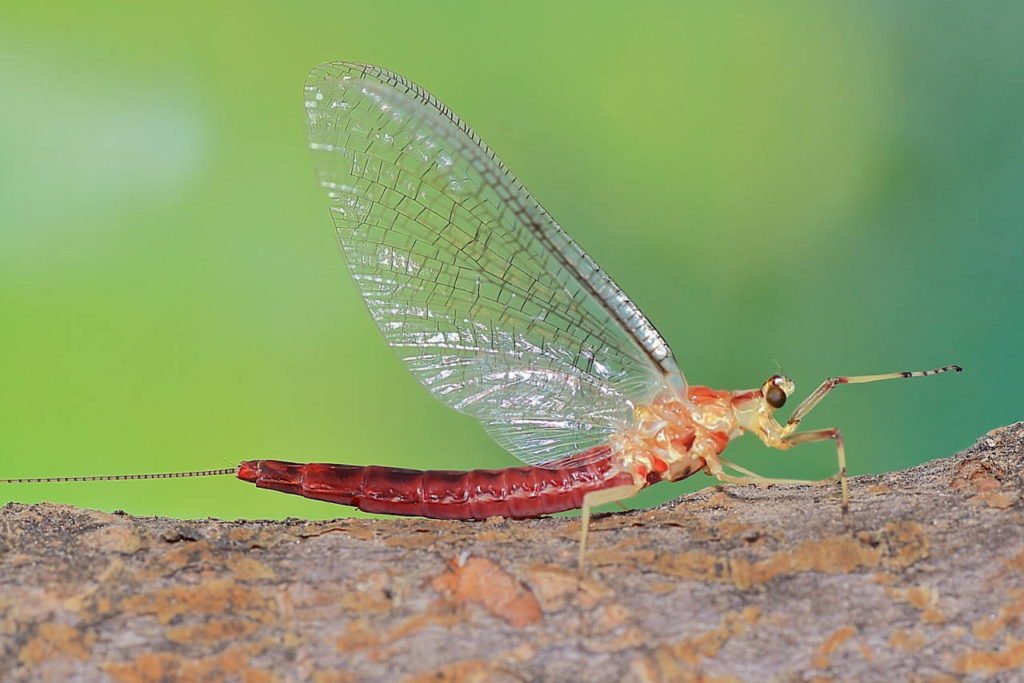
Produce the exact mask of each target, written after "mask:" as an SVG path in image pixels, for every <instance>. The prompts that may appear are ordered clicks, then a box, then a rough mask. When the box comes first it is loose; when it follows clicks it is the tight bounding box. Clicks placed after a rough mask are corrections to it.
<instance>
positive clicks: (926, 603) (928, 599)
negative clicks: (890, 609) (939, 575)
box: [906, 586, 939, 610]
mask: <svg viewBox="0 0 1024 683" xmlns="http://www.w3.org/2000/svg"><path fill="white" fill-rule="evenodd" d="M906 600H907V602H909V603H910V604H911V605H913V606H914V607H916V608H917V609H920V610H923V609H927V608H929V607H934V606H935V605H937V604H938V602H939V591H937V590H935V589H934V588H932V587H931V586H914V587H913V588H908V589H907V592H906Z"/></svg>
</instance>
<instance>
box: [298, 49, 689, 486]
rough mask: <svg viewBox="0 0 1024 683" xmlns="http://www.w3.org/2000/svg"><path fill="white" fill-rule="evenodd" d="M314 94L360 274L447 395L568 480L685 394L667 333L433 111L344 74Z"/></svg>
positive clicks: (374, 301)
mask: <svg viewBox="0 0 1024 683" xmlns="http://www.w3.org/2000/svg"><path fill="white" fill-rule="evenodd" d="M305 97H306V108H307V113H308V116H309V140H310V148H311V149H312V151H313V157H314V163H315V166H316V170H317V174H318V177H319V180H320V183H321V185H322V186H323V187H324V188H325V189H326V190H327V193H328V196H329V197H330V200H331V215H332V218H333V220H334V224H335V227H336V228H337V231H338V237H339V240H340V242H341V246H342V250H343V252H344V254H345V257H346V260H347V262H348V265H349V268H350V270H351V272H352V275H353V277H354V278H355V281H356V284H357V285H358V287H359V290H360V292H361V293H362V295H363V298H364V299H365V301H366V304H367V307H368V308H369V309H370V313H371V314H372V315H373V318H374V320H375V321H376V323H377V325H378V326H379V327H380V329H381V331H382V332H383V333H384V336H385V337H386V338H387V340H388V343H389V344H391V345H392V346H393V347H395V348H396V349H397V350H398V351H399V353H400V354H401V356H402V358H403V360H404V361H405V363H406V365H407V367H408V368H409V369H410V370H411V371H412V373H413V374H414V375H415V376H416V378H417V379H418V380H419V381H420V382H421V383H422V384H423V385H424V386H426V387H427V389H429V390H430V391H431V392H432V393H433V394H434V395H435V396H436V397H437V398H439V399H440V400H441V401H443V402H444V403H446V404H447V405H449V406H451V407H452V408H454V409H456V410H459V411H461V412H464V413H468V414H470V415H473V416H474V417H476V418H477V419H478V420H480V422H481V423H482V424H483V426H484V429H485V430H486V431H487V432H488V433H489V434H490V435H491V437H492V438H494V439H495V440H496V441H497V442H498V443H499V444H501V445H502V446H503V447H504V448H506V449H507V450H509V451H510V452H512V453H513V454H514V455H516V456H517V457H518V458H520V459H521V460H523V461H524V462H527V463H531V464H549V463H550V464H551V466H555V467H557V466H558V461H559V460H563V461H564V459H565V458H566V457H567V456H569V455H571V454H573V453H578V452H580V451H583V450H585V449H588V448H593V447H595V446H598V445H600V444H601V443H603V442H604V441H605V440H607V438H608V436H609V435H610V434H611V433H612V432H614V431H617V430H619V429H622V428H623V427H624V426H625V425H626V424H627V423H628V421H629V419H630V417H631V415H632V407H633V405H634V403H635V402H637V401H646V400H648V399H649V398H650V397H651V395H652V394H653V393H655V392H656V391H657V390H658V389H660V388H662V387H664V386H666V383H669V384H672V385H674V386H675V387H676V388H677V389H680V388H684V387H685V383H684V380H683V379H682V375H681V374H680V373H679V370H678V367H677V366H676V364H675V361H674V360H673V358H672V353H671V351H670V349H669V348H668V345H667V344H666V343H665V342H664V340H663V339H662V338H661V336H660V335H659V334H658V332H657V330H656V329H655V328H654V326H653V325H651V323H650V322H648V320H647V319H646V318H645V317H644V315H643V314H642V313H641V312H640V310H639V309H638V308H637V307H636V306H635V305H634V304H633V303H632V302H631V301H630V300H629V299H628V298H627V297H626V295H625V294H624V293H623V292H622V291H621V290H620V289H619V288H618V286H617V285H615V283H614V282H612V280H611V279H610V278H608V277H607V276H606V275H605V274H604V273H603V272H602V271H601V269H600V268H599V267H598V266H597V264H596V263H594V261H593V260H592V259H591V258H590V257H589V256H588V255H587V254H586V253H584V252H583V250H582V249H580V247H578V246H577V245H576V243H575V242H573V241H572V240H571V239H570V238H569V236H568V235H567V234H566V233H565V232H564V231H563V230H562V229H561V227H560V226H559V225H558V224H557V223H556V222H555V221H554V220H553V219H552V218H551V216H550V215H549V214H548V213H547V212H546V211H545V210H544V209H543V208H542V207H541V206H540V205H539V204H538V203H537V201H536V200H534V199H533V197H532V196H531V195H530V194H529V192H527V191H526V189H525V188H524V187H523V186H522V185H521V184H520V183H519V182H518V181H517V180H516V179H515V177H513V176H512V174H511V173H509V172H508V170H507V169H506V168H505V167H504V165H503V164H502V163H501V162H500V161H499V160H498V159H497V158H496V157H495V156H494V154H493V153H492V152H491V151H490V149H489V148H488V147H487V146H486V145H485V144H484V143H483V142H482V141H481V140H480V139H479V138H478V137H477V136H476V134H475V133H474V132H473V131H472V130H470V129H469V127H468V126H466V125H465V124H464V123H462V121H460V120H459V118H458V117H457V116H455V115H454V114H453V113H452V112H451V111H450V110H449V109H448V108H447V107H445V106H444V105H443V104H441V103H440V102H439V101H438V100H437V99H436V98H434V97H433V96H432V95H430V94H429V93H427V92H426V91H424V90H422V89H420V88H419V87H418V86H416V85H415V84H413V83H411V82H409V81H407V80H405V79H404V78H402V77H401V76H398V75H397V74H393V73H391V72H388V71H385V70H383V69H380V68H378V67H374V66H369V65H360V64H350V63H341V62H339V63H331V64H323V65H321V66H319V67H317V68H315V69H314V70H313V71H312V72H311V73H310V75H309V78H308V79H307V82H306V88H305ZM595 452H596V451H595Z"/></svg>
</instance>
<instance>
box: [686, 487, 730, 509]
mask: <svg viewBox="0 0 1024 683" xmlns="http://www.w3.org/2000/svg"><path fill="white" fill-rule="evenodd" d="M732 504H733V499H732V497H731V496H730V495H729V493H728V491H724V490H719V491H715V492H714V493H713V494H711V496H710V497H709V498H708V499H707V500H706V501H703V502H699V503H697V504H696V505H695V506H694V507H695V508H696V509H698V510H720V509H722V508H727V507H729V506H730V505H732Z"/></svg>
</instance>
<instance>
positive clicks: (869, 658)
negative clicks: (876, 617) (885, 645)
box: [857, 643, 875, 662]
mask: <svg viewBox="0 0 1024 683" xmlns="http://www.w3.org/2000/svg"><path fill="white" fill-rule="evenodd" d="M857 649H858V650H860V656H861V657H863V658H864V661H866V662H873V661H875V652H874V650H872V649H871V646H870V645H868V644H867V643H857Z"/></svg>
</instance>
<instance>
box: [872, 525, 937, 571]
mask: <svg viewBox="0 0 1024 683" xmlns="http://www.w3.org/2000/svg"><path fill="white" fill-rule="evenodd" d="M881 536H882V540H883V541H884V543H885V545H886V547H887V552H886V562H885V564H886V565H887V566H895V567H899V568H901V569H902V568H905V567H909V566H910V565H912V564H914V563H915V562H918V561H919V560H923V559H925V558H926V557H928V551H929V550H928V549H929V543H928V535H927V534H926V533H925V530H924V527H923V526H921V525H920V524H918V523H917V522H889V523H888V524H886V525H885V527H884V529H883V531H882V534H881Z"/></svg>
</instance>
